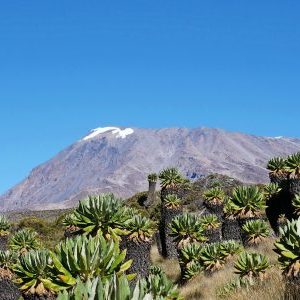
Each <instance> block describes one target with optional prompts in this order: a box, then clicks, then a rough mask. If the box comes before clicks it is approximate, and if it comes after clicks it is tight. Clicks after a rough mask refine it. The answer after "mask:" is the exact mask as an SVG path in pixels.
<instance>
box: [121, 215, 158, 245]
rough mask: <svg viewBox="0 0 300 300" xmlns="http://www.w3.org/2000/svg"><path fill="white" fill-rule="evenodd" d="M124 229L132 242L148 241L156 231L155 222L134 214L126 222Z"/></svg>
mask: <svg viewBox="0 0 300 300" xmlns="http://www.w3.org/2000/svg"><path fill="white" fill-rule="evenodd" d="M125 229H126V234H127V235H128V237H129V239H131V240H133V241H134V242H136V243H142V242H149V241H151V240H152V237H153V235H154V233H155V231H156V224H155V223H154V222H153V221H151V220H150V219H149V218H147V217H144V216H141V215H136V216H134V217H132V218H131V219H129V220H128V221H127V222H126V225H125Z"/></svg>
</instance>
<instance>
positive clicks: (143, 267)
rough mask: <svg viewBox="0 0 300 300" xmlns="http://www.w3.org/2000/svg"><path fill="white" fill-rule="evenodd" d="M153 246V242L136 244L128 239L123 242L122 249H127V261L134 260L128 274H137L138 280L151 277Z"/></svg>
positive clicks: (125, 238)
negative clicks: (151, 252)
mask: <svg viewBox="0 0 300 300" xmlns="http://www.w3.org/2000/svg"><path fill="white" fill-rule="evenodd" d="M151 245H152V242H151V241H149V242H142V243H136V242H134V241H132V240H130V239H129V238H128V237H124V238H123V239H122V241H121V244H120V248H121V249H122V250H123V249H127V252H126V259H127V260H129V259H132V265H131V267H130V268H129V270H128V271H127V272H128V273H129V274H131V273H135V274H137V277H136V280H137V279H140V278H144V277H146V276H148V275H149V269H150V265H151V260H150V251H151Z"/></svg>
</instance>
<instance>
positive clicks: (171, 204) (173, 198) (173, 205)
mask: <svg viewBox="0 0 300 300" xmlns="http://www.w3.org/2000/svg"><path fill="white" fill-rule="evenodd" d="M181 205H182V202H181V199H180V198H178V197H177V195H174V194H168V195H167V196H166V198H165V199H164V206H165V207H166V208H169V209H177V208H179V207H180V206H181Z"/></svg>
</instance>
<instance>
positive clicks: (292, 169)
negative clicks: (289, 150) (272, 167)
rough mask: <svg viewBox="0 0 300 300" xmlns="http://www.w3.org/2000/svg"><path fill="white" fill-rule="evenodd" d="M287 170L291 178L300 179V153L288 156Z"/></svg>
mask: <svg viewBox="0 0 300 300" xmlns="http://www.w3.org/2000/svg"><path fill="white" fill-rule="evenodd" d="M286 170H287V171H288V172H289V175H290V177H296V178H299V177H300V152H298V153H295V154H292V155H289V156H288V158H287V160H286Z"/></svg>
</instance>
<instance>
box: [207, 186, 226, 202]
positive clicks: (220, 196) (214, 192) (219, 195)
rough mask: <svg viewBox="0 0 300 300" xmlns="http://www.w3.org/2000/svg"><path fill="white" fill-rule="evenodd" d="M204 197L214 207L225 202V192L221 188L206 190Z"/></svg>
mask: <svg viewBox="0 0 300 300" xmlns="http://www.w3.org/2000/svg"><path fill="white" fill-rule="evenodd" d="M203 196H204V199H205V200H206V201H208V202H210V203H211V204H214V205H220V204H222V203H223V202H224V200H225V192H224V191H223V190H222V189H221V188H219V187H214V188H211V189H208V190H206V191H205V192H204V194H203Z"/></svg>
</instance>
